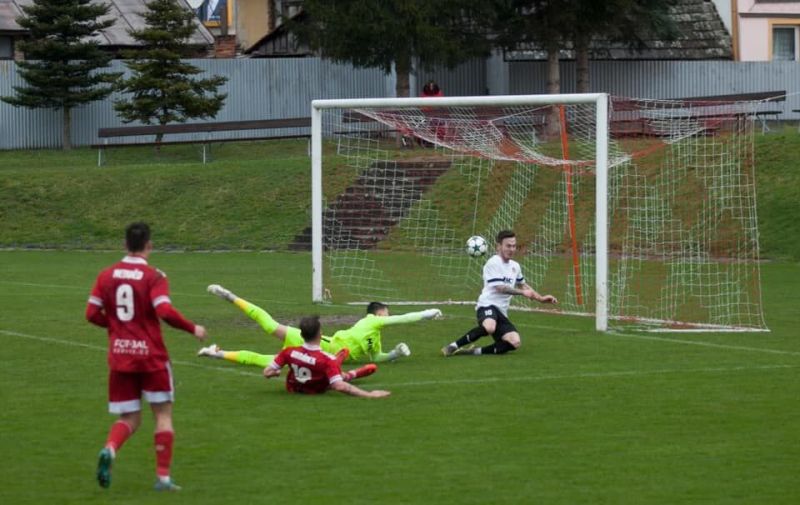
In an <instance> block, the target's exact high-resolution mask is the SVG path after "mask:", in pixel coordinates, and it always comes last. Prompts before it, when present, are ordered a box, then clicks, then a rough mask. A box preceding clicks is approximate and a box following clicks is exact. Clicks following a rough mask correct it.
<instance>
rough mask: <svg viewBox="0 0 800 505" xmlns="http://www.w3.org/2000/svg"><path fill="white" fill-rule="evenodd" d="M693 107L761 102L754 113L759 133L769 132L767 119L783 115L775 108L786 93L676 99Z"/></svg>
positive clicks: (764, 92)
mask: <svg viewBox="0 0 800 505" xmlns="http://www.w3.org/2000/svg"><path fill="white" fill-rule="evenodd" d="M677 100H679V101H685V102H688V103H691V104H693V105H708V106H710V107H713V106H714V105H718V104H729V103H735V102H761V104H760V105H759V108H758V110H756V111H755V112H754V115H755V116H756V119H758V120H759V121H760V122H761V133H766V132H768V131H770V129H769V125H768V124H767V120H768V119H773V120H774V119H777V117H778V116H780V115H781V114H783V110H782V109H779V108H777V105H776V104H777V103H778V102H785V101H786V91H785V90H784V91H759V92H755V93H737V94H732V95H711V96H696V97H690V98H678V99H677Z"/></svg>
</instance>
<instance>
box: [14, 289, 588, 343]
mask: <svg viewBox="0 0 800 505" xmlns="http://www.w3.org/2000/svg"><path fill="white" fill-rule="evenodd" d="M0 284H14V285H16V286H29V287H41V288H56V289H67V290H72V291H76V292H84V293H86V297H87V298H88V297H89V291H90V290H91V287H87V288H85V289H84V288H82V287H78V286H66V285H59V284H38V283H35V282H19V281H6V280H0ZM170 294H171V295H173V296H178V297H190V298H206V297H208V296H210V295H208V294H206V293H203V294H197V293H183V292H180V291H173V292H171V293H170ZM248 300H249V301H251V302H258V303H265V302H266V303H269V304H275V305H282V306H285V305H287V304H288V302H286V301H285V300H270V299H266V298H252V299H248ZM391 305H392V304H391V303H389V306H391ZM330 306H334V307H347V308H351V307H352V306H351V305H349V304H344V303H338V304H337V303H334V304H330ZM420 306H423V305H422V304H421V305H420ZM445 317H446V318H447V319H464V320H473V321H474V320H475V316H463V315H460V314H459V315H453V314H450V315H445ZM516 325H517V326H519V327H521V328H534V329H537V330H546V331H558V332H561V333H564V332H569V333H579V332H581V331H583V330H579V329H577V328H563V327H559V326H548V325H543V324H532V323H525V322H523V323H516Z"/></svg>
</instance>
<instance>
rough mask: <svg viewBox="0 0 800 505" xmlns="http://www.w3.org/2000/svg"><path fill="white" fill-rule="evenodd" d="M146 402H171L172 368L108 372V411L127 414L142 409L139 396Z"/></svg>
mask: <svg viewBox="0 0 800 505" xmlns="http://www.w3.org/2000/svg"><path fill="white" fill-rule="evenodd" d="M142 396H144V399H145V400H147V401H148V403H164V402H172V401H174V399H175V393H174V392H173V388H172V369H171V368H170V366H169V363H167V368H165V369H163V370H157V371H155V372H116V371H114V370H111V371H110V372H109V374H108V411H109V412H111V413H112V414H127V413H130V412H138V411H140V410H142V402H141V398H142Z"/></svg>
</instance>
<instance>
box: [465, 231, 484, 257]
mask: <svg viewBox="0 0 800 505" xmlns="http://www.w3.org/2000/svg"><path fill="white" fill-rule="evenodd" d="M488 250H489V244H487V243H486V239H485V238H483V237H481V236H480V235H474V236H472V237H470V238H468V239H467V254H469V255H470V256H472V257H473V258H479V257H481V256H483V255H485V254H486V251H488Z"/></svg>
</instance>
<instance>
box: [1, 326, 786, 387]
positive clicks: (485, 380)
mask: <svg viewBox="0 0 800 505" xmlns="http://www.w3.org/2000/svg"><path fill="white" fill-rule="evenodd" d="M0 334H3V335H8V336H13V337H20V338H24V339H28V340H35V341H39V342H47V343H52V344H61V345H69V346H74V347H83V348H86V349H92V350H96V351H101V352H106V348H105V347H102V346H99V345H92V344H85V343H83V342H74V341H72V340H63V339H58V338H52V337H42V336H37V335H30V334H27V333H20V332H16V331H9V330H0ZM443 359H444V358H443ZM450 359H497V358H471V357H468V356H464V357H460V358H450ZM171 362H172V363H173V364H176V365H182V366H190V367H195V368H203V369H206V370H212V371H218V372H226V373H233V374H235V375H243V376H248V377H260V376H261V374H260V373H256V372H247V371H242V370H241V369H239V368H238V367H234V368H228V367H214V366H205V365H201V364H198V363H192V362H189V361H181V360H177V361H171ZM791 368H800V364H798V365H760V366H737V367H708V368H667V369H659V370H621V371H617V372H586V373H577V374H563V375H538V376H519V375H515V376H510V377H481V378H477V379H450V380H427V381H412V382H398V383H376V384H372V383H370V387H420V386H434V385H450V384H493V383H497V382H520V381H522V382H541V381H557V380H569V379H595V378H597V379H602V378H616V377H636V376H648V375H665V374H680V373H726V372H739V371H752V370H785V369H791Z"/></svg>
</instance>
